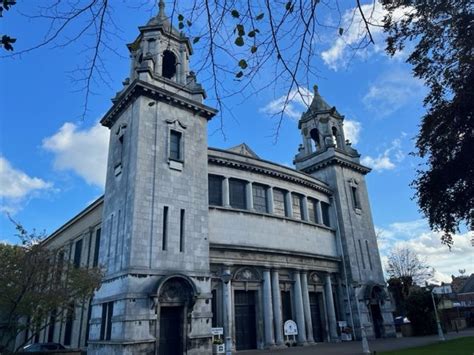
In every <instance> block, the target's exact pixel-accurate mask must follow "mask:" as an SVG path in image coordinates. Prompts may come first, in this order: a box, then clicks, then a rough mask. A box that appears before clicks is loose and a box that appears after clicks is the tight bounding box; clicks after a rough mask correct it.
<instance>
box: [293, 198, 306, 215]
mask: <svg viewBox="0 0 474 355" xmlns="http://www.w3.org/2000/svg"><path fill="white" fill-rule="evenodd" d="M302 200H303V196H301V195H298V194H294V193H292V194H291V201H292V205H293V218H295V219H303V216H304V214H303V201H302Z"/></svg>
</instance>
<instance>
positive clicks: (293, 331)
mask: <svg viewBox="0 0 474 355" xmlns="http://www.w3.org/2000/svg"><path fill="white" fill-rule="evenodd" d="M283 332H284V333H285V335H287V336H288V335H298V326H297V325H296V323H295V322H294V321H292V320H291V319H289V320H287V321H286V322H285V324H284V325H283Z"/></svg>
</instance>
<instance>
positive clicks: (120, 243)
mask: <svg viewBox="0 0 474 355" xmlns="http://www.w3.org/2000/svg"><path fill="white" fill-rule="evenodd" d="M139 30H140V34H139V35H138V37H137V38H136V40H135V41H134V42H132V43H131V44H129V45H128V49H129V51H130V57H131V67H130V74H129V77H128V78H127V79H125V80H124V82H123V84H124V86H123V88H122V90H121V91H119V92H118V93H117V95H116V96H115V98H114V99H113V100H112V102H113V105H112V107H111V108H110V110H109V111H108V112H107V113H106V114H105V116H104V117H103V119H102V120H101V123H102V124H103V125H104V126H106V127H108V128H109V129H110V144H109V153H108V164H107V180H106V186H105V195H104V209H103V218H102V233H101V235H102V237H101V240H100V253H99V263H100V265H101V266H102V268H103V270H104V272H105V276H104V279H103V282H102V286H101V287H100V289H99V290H98V291H97V292H96V294H95V296H94V299H93V302H92V305H93V306H92V315H91V322H90V331H89V339H90V340H89V347H88V351H89V352H90V353H92V354H109V353H110V354H142V353H145V354H167V355H169V354H183V353H187V354H209V353H210V352H211V350H210V349H211V345H210V339H211V334H210V327H211V317H212V313H211V303H210V299H211V292H210V274H209V241H208V193H207V186H208V182H207V178H208V173H207V122H208V121H209V120H210V119H211V118H212V117H213V116H214V115H215V114H216V110H215V109H213V108H211V107H208V106H206V105H205V104H203V100H204V99H205V97H206V94H205V92H204V90H203V88H202V87H201V85H199V84H198V83H197V82H196V77H195V75H194V73H193V72H192V71H190V69H189V57H190V56H191V55H192V46H191V43H190V41H189V39H188V38H186V37H185V36H184V35H183V33H180V32H179V31H177V30H176V29H175V28H174V27H173V26H172V25H171V23H170V21H169V19H168V18H167V17H166V15H165V6H164V3H163V1H160V2H159V12H158V14H157V15H156V16H155V17H153V18H151V19H150V20H149V21H148V23H147V24H146V25H145V26H142V27H139Z"/></svg>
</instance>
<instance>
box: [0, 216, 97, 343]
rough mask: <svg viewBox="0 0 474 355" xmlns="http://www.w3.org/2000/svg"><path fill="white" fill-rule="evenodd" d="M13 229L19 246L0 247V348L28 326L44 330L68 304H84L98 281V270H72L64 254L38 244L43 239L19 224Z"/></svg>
mask: <svg viewBox="0 0 474 355" xmlns="http://www.w3.org/2000/svg"><path fill="white" fill-rule="evenodd" d="M16 229H17V232H18V237H19V238H20V240H21V245H10V244H0V314H1V315H2V323H1V331H0V334H2V336H1V337H0V345H8V344H9V343H11V342H12V341H13V340H14V339H15V338H16V335H17V334H18V333H19V332H21V331H22V330H24V329H26V328H29V327H30V328H31V327H33V328H34V326H32V325H38V324H41V326H42V327H44V323H45V320H46V319H49V315H50V314H51V313H52V312H55V313H56V317H57V318H56V319H60V318H61V317H64V316H65V315H66V313H67V310H68V309H69V308H70V307H71V304H75V305H76V306H80V305H81V304H83V303H84V302H87V301H88V300H89V299H90V297H92V294H93V292H94V290H95V289H97V288H98V287H99V284H100V280H101V277H102V275H101V272H100V270H99V269H96V268H93V269H86V268H84V267H75V266H74V265H73V264H72V263H70V262H68V261H67V260H66V259H65V258H64V253H62V252H61V251H55V250H51V249H49V248H48V247H47V246H46V245H45V243H43V242H41V239H43V237H44V235H38V234H37V233H36V232H33V233H28V232H27V231H26V230H25V229H24V228H23V227H22V226H21V225H19V224H16ZM26 319H29V322H30V323H29V324H27V323H26V322H25V320H26ZM46 323H47V322H46ZM36 330H38V329H36Z"/></svg>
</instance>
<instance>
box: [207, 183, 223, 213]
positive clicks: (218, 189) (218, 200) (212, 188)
mask: <svg viewBox="0 0 474 355" xmlns="http://www.w3.org/2000/svg"><path fill="white" fill-rule="evenodd" d="M222 180H223V178H222V176H217V175H209V178H208V187H209V205H212V206H222Z"/></svg>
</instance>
